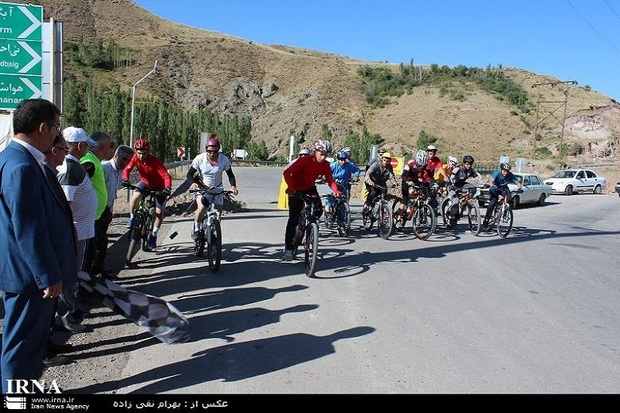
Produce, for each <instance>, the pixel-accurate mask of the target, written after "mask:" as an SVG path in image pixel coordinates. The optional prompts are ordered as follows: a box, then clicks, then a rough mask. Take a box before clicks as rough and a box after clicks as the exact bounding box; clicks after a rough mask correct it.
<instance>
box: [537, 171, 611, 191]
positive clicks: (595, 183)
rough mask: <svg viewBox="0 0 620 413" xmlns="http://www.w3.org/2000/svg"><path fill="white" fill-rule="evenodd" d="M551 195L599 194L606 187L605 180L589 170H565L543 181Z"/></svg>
mask: <svg viewBox="0 0 620 413" xmlns="http://www.w3.org/2000/svg"><path fill="white" fill-rule="evenodd" d="M545 184H547V185H549V186H550V187H551V189H552V190H553V193H557V194H566V195H572V194H575V193H577V192H592V193H593V194H600V193H601V192H603V190H604V189H605V188H606V187H607V179H605V178H604V177H602V176H599V175H597V174H596V172H594V171H591V170H589V169H565V170H563V171H560V172H558V173H557V174H555V175H553V176H552V177H551V178H549V179H545Z"/></svg>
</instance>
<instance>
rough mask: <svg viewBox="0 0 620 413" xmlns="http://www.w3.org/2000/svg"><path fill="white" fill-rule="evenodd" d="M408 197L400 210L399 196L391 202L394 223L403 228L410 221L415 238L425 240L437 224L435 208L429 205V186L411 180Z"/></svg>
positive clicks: (400, 200)
mask: <svg viewBox="0 0 620 413" xmlns="http://www.w3.org/2000/svg"><path fill="white" fill-rule="evenodd" d="M411 184H412V185H411V186H410V188H409V191H408V192H409V197H408V198H407V200H406V207H405V209H404V210H402V211H401V209H400V204H401V202H402V199H401V198H395V199H394V201H393V203H392V212H393V215H394V225H395V226H396V227H397V228H403V229H404V227H405V225H406V224H407V222H408V221H411V225H412V227H413V234H414V235H415V236H416V238H418V239H421V240H427V239H428V238H429V237H430V236H431V235H432V234H433V232H435V227H436V226H437V216H436V215H435V210H434V209H433V208H432V207H431V206H430V204H429V201H430V188H428V187H427V186H425V185H415V184H413V182H411Z"/></svg>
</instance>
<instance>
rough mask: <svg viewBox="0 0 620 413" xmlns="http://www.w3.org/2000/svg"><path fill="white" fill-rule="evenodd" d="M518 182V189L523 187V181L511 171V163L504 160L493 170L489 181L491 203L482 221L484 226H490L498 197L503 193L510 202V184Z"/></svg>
mask: <svg viewBox="0 0 620 413" xmlns="http://www.w3.org/2000/svg"><path fill="white" fill-rule="evenodd" d="M510 183H512V184H516V185H517V188H518V189H521V181H519V179H518V178H517V177H516V176H515V174H513V173H512V172H510V164H509V163H507V162H502V163H500V164H499V169H498V170H496V171H495V172H493V175H492V176H491V180H490V181H489V205H488V206H487V212H486V214H485V215H484V221H482V228H484V229H486V228H487V227H488V226H489V219H490V218H491V214H492V213H493V208H495V204H497V199H498V198H499V196H500V195H502V193H504V194H506V196H507V197H508V202H510V200H511V199H512V195H511V194H510V190H509V189H508V184H510Z"/></svg>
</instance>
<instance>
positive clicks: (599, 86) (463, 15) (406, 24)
mask: <svg viewBox="0 0 620 413" xmlns="http://www.w3.org/2000/svg"><path fill="white" fill-rule="evenodd" d="M134 1H135V2H136V3H137V4H138V5H140V6H142V7H144V8H145V9H147V10H149V11H150V12H151V13H153V14H155V15H157V16H160V17H163V18H165V19H168V20H171V21H174V22H178V23H182V24H185V25H188V26H192V27H196V28H201V29H205V30H210V31H215V32H221V33H225V34H228V35H232V36H237V37H240V38H243V39H246V40H251V41H254V42H257V43H262V44H279V45H286V46H296V47H304V48H309V49H314V50H319V51H323V52H330V53H336V54H338V55H342V56H347V57H351V58H357V59H363V60H371V61H387V62H390V63H409V62H411V61H413V62H414V64H433V63H436V64H438V65H440V66H442V65H448V66H457V65H465V66H468V67H481V68H484V67H486V66H488V65H491V66H498V65H502V66H504V67H517V68H519V69H524V70H528V71H531V72H535V73H538V74H542V75H550V76H553V77H555V78H557V79H558V80H561V81H577V82H578V84H579V86H590V87H591V88H592V89H594V90H596V91H598V92H600V93H603V94H605V95H607V96H609V97H611V98H614V99H615V100H617V101H620V0H437V1H429V0H425V1H422V0H392V1H385V2H384V1H379V0H357V1H356V0H329V1H327V0H178V1H170V0H134ZM205 63H206V64H208V62H205Z"/></svg>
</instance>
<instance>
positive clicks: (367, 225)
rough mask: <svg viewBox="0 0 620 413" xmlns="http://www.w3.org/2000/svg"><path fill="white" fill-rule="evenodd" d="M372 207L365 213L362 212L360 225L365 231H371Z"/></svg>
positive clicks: (373, 220)
mask: <svg viewBox="0 0 620 413" xmlns="http://www.w3.org/2000/svg"><path fill="white" fill-rule="evenodd" d="M373 209H374V207H373V206H371V207H370V209H369V210H368V211H367V212H364V211H363V210H362V225H363V226H364V229H365V230H366V231H370V230H371V229H372V226H373V224H374V223H375V219H374V217H373V214H372V211H373Z"/></svg>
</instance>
